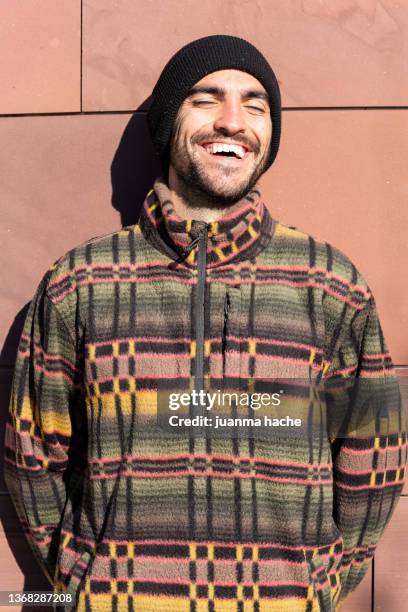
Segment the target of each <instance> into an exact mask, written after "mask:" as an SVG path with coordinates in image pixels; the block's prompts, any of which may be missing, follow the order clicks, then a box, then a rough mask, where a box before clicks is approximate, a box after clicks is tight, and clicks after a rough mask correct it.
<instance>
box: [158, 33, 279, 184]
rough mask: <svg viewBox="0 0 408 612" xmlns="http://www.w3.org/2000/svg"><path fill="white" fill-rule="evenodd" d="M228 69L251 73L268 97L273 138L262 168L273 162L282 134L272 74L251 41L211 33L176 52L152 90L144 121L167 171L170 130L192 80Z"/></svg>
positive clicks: (276, 93)
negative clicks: (211, 34) (150, 101)
mask: <svg viewBox="0 0 408 612" xmlns="http://www.w3.org/2000/svg"><path fill="white" fill-rule="evenodd" d="M228 68H233V69H236V70H242V71H243V72H247V73H249V74H252V76H254V77H255V78H256V79H258V81H259V82H260V83H261V84H262V85H263V86H264V88H265V90H266V92H267V94H268V96H269V105H270V112H271V119H272V139H271V146H270V150H269V160H268V163H267V165H266V168H265V170H266V169H267V168H269V166H270V165H271V164H272V163H273V161H274V159H275V157H276V155H277V153H278V149H279V141H280V133H281V98H280V91H279V85H278V81H277V79H276V77H275V74H274V72H273V70H272V68H271V67H270V65H269V64H268V62H267V61H266V59H265V57H264V56H263V55H262V54H261V52H260V51H258V49H257V48H256V47H254V46H253V45H252V44H251V43H249V42H247V41H246V40H244V39H243V38H238V37H236V36H226V35H214V36H206V37H204V38H200V39H198V40H194V41H193V42H190V43H188V44H187V45H185V46H184V47H182V48H181V49H180V50H179V51H177V53H176V54H175V55H173V57H172V58H171V59H170V60H169V61H168V62H167V64H166V65H165V67H164V68H163V71H162V73H161V75H160V77H159V80H158V81H157V83H156V85H155V87H154V89H153V93H152V104H151V106H150V109H149V110H148V113H147V122H148V126H149V131H150V135H151V137H152V140H153V145H154V147H155V149H156V151H157V153H158V155H159V158H160V161H161V163H162V166H163V170H164V171H165V172H166V173H167V171H168V167H169V155H170V139H171V133H172V128H173V124H174V120H175V118H176V115H177V112H178V109H179V107H180V106H181V104H182V102H183V101H184V100H185V98H186V97H187V96H188V94H189V92H190V89H191V88H192V87H193V85H195V83H197V82H198V81H200V80H201V79H202V78H203V77H205V76H206V75H207V74H210V73H211V72H216V71H217V70H225V69H228Z"/></svg>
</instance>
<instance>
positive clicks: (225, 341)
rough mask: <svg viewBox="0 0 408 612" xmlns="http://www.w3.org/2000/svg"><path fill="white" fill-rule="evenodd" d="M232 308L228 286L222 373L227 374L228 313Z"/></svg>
mask: <svg viewBox="0 0 408 612" xmlns="http://www.w3.org/2000/svg"><path fill="white" fill-rule="evenodd" d="M230 308H231V300H230V296H229V293H228V288H227V291H226V293H225V300H224V326H223V330H222V347H221V351H222V373H223V376H225V368H226V352H227V333H228V315H229V311H230Z"/></svg>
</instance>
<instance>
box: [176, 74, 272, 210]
mask: <svg viewBox="0 0 408 612" xmlns="http://www.w3.org/2000/svg"><path fill="white" fill-rule="evenodd" d="M271 134H272V121H271V115H270V109H269V102H268V95H267V93H266V91H265V89H264V87H263V86H262V85H261V83H260V82H259V81H258V80H257V79H256V78H255V77H253V76H252V75H250V74H248V73H246V72H241V71H240V70H218V71H217V72H212V73H211V74H209V75H207V76H206V77H204V78H203V79H201V81H198V82H197V83H196V84H195V85H194V87H193V88H192V89H191V91H190V94H189V96H188V97H187V98H186V99H185V100H184V102H183V104H182V105H181V106H180V109H179V112H178V114H177V117H176V120H175V123H174V129H173V134H172V139H171V145H170V166H173V168H174V171H175V173H176V175H177V177H178V179H180V180H181V181H182V182H184V183H186V184H187V185H189V186H190V187H192V188H193V189H194V190H198V191H200V192H202V193H203V194H204V195H205V196H206V197H207V198H208V199H209V200H210V201H213V202H214V203H215V202H217V203H218V204H221V203H224V204H226V205H227V204H231V203H234V202H237V201H238V200H240V199H241V198H242V197H244V196H245V195H246V194H247V193H248V191H250V189H251V188H252V187H253V186H254V185H255V183H256V182H257V180H258V178H259V177H260V176H261V175H262V174H263V172H264V170H265V165H266V163H267V160H268V154H269V147H270V141H271ZM226 148H227V150H225V149H226Z"/></svg>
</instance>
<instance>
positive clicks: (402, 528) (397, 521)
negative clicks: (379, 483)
mask: <svg viewBox="0 0 408 612" xmlns="http://www.w3.org/2000/svg"><path fill="white" fill-rule="evenodd" d="M407 542H408V497H404V498H403V499H401V500H400V502H399V504H398V506H397V508H396V510H395V514H394V516H393V517H392V520H391V522H390V524H389V525H388V527H387V531H386V533H385V537H384V538H383V540H382V541H381V542H380V544H379V546H378V550H377V553H376V556H375V559H376V560H375V580H374V610H375V611H376V612H399V611H401V612H402V610H406V609H407V601H408V580H407V574H408V546H407Z"/></svg>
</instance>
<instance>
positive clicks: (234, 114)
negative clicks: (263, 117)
mask: <svg viewBox="0 0 408 612" xmlns="http://www.w3.org/2000/svg"><path fill="white" fill-rule="evenodd" d="M245 127H246V126H245V119H244V113H243V109H242V107H241V104H240V103H239V102H238V101H236V100H231V99H230V100H228V99H225V100H223V103H222V104H221V105H220V109H219V114H218V115H217V117H216V119H215V121H214V129H215V130H218V131H220V132H223V133H226V134H237V133H239V132H244V131H245Z"/></svg>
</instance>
